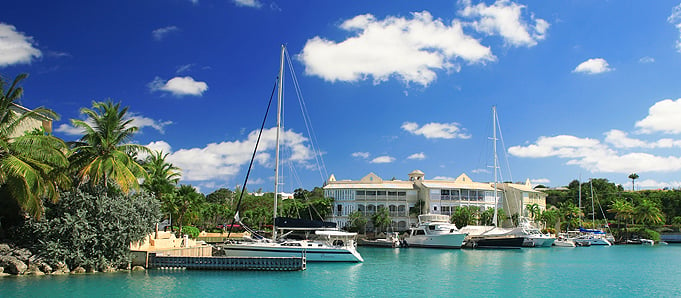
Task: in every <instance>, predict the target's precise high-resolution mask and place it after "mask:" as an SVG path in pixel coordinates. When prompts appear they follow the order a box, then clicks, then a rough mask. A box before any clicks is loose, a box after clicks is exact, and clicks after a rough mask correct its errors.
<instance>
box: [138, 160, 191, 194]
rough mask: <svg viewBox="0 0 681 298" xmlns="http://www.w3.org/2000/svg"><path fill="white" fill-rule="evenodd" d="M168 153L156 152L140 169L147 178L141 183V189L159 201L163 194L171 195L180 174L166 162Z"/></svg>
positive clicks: (176, 168)
mask: <svg viewBox="0 0 681 298" xmlns="http://www.w3.org/2000/svg"><path fill="white" fill-rule="evenodd" d="M167 157H168V153H166V154H163V152H161V151H158V152H154V153H152V154H151V155H149V156H148V157H147V158H146V159H145V160H144V162H143V163H142V167H144V169H145V170H146V171H147V175H148V178H147V179H145V180H144V182H143V183H142V188H144V189H146V190H148V191H150V192H151V193H152V194H154V196H156V198H157V199H158V200H159V201H160V200H161V198H162V197H163V195H164V194H168V193H171V192H172V191H173V190H174V189H175V186H176V185H177V183H178V182H179V181H180V177H182V174H181V173H180V168H178V167H176V166H174V165H173V164H171V163H169V162H167V161H166V158H167Z"/></svg>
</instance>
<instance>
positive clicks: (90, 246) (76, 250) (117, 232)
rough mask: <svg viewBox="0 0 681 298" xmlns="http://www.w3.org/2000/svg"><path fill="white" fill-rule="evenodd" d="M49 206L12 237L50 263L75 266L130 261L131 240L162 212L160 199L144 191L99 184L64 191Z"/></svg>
mask: <svg viewBox="0 0 681 298" xmlns="http://www.w3.org/2000/svg"><path fill="white" fill-rule="evenodd" d="M45 206H46V210H45V211H46V212H45V217H44V218H43V219H41V220H37V221H36V220H34V219H28V220H27V221H26V222H25V223H24V224H23V225H22V226H20V227H19V228H18V229H17V230H16V231H15V235H14V237H13V238H14V239H15V240H16V241H17V242H18V243H19V244H20V245H22V246H24V247H27V248H29V249H30V250H31V251H32V252H33V253H34V254H37V255H39V256H41V257H42V258H43V259H44V260H45V261H46V262H47V263H48V264H57V263H58V262H64V263H66V264H67V265H68V266H69V268H71V269H73V268H75V267H78V266H82V267H84V268H89V269H94V270H100V271H101V270H103V269H105V268H107V267H109V266H120V265H125V264H127V262H128V261H129V251H130V250H129V245H130V243H131V242H133V241H139V240H142V239H143V238H144V237H145V236H146V235H148V234H149V233H151V232H152V231H153V229H154V225H155V224H156V223H157V222H158V221H159V219H160V217H161V213H160V203H159V202H158V200H156V199H155V198H154V197H153V196H152V195H150V194H148V193H146V192H141V193H136V194H133V195H127V196H126V195H123V194H121V193H107V192H106V191H105V190H104V189H103V188H99V187H98V188H91V187H86V188H83V189H76V190H74V191H72V192H67V193H63V194H62V197H61V199H60V200H59V202H57V203H56V204H51V203H48V202H46V203H45Z"/></svg>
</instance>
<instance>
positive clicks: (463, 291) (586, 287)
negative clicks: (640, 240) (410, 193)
mask: <svg viewBox="0 0 681 298" xmlns="http://www.w3.org/2000/svg"><path fill="white" fill-rule="evenodd" d="M359 250H360V253H361V254H362V256H363V257H364V259H365V262H364V263H361V264H351V263H344V264H331V263H308V264H307V270H305V271H299V272H246V271H243V272H242V271H219V272H216V271H166V270H150V271H147V272H134V273H133V272H124V273H112V274H104V273H98V274H88V275H80V276H39V277H35V276H33V277H32V276H24V277H5V278H0V296H2V297H62V296H64V297H65V296H68V297H98V296H104V297H207V296H217V297H268V296H270V297H322V296H323V297H424V296H425V297H451V296H483V297H488V296H512V297H513V296H516V297H517V296H526V297H527V296H529V297H538V296H557V297H564V296H575V297H623V296H654V297H659V296H664V297H681V245H667V246H655V247H646V246H613V247H584V248H558V247H553V248H526V249H521V250H442V249H423V248H406V249H389V248H368V247H360V248H359Z"/></svg>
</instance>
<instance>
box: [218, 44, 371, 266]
mask: <svg viewBox="0 0 681 298" xmlns="http://www.w3.org/2000/svg"><path fill="white" fill-rule="evenodd" d="M285 54H286V46H285V45H282V46H281V62H280V67H279V77H278V79H277V84H278V88H279V89H278V92H277V130H276V135H277V136H276V154H275V169H274V194H275V198H274V222H273V227H272V238H271V239H267V238H265V237H262V236H259V235H257V233H256V232H255V231H253V230H252V229H250V228H248V227H247V226H246V225H244V224H243V223H242V222H241V220H240V218H239V210H237V212H236V214H235V216H234V220H235V221H237V222H238V223H239V224H241V226H242V227H244V228H246V230H247V231H249V232H251V233H252V234H253V235H255V238H251V237H247V238H244V239H243V240H238V241H228V242H226V243H224V244H223V245H222V246H221V248H222V249H223V250H224V251H225V254H226V255H227V256H244V257H291V256H293V257H299V256H304V257H305V258H306V260H307V261H308V262H363V261H364V259H363V258H362V256H361V255H360V254H359V252H357V249H356V247H357V244H356V242H355V237H356V236H357V233H348V232H343V231H340V230H338V229H337V228H335V224H334V225H329V224H328V223H323V222H322V223H321V224H319V223H316V222H310V221H301V220H295V219H286V218H277V194H278V187H279V145H280V138H279V136H280V131H281V116H282V101H283V100H282V98H283V95H282V94H283V87H282V83H283V76H284V58H285ZM263 128H264V122H263ZM261 130H262V128H261ZM255 151H257V144H256V150H254V153H253V157H255ZM252 163H253V162H252V161H251V165H252ZM249 173H250V167H249ZM247 180H248V174H247V175H246V181H247ZM245 186H246V183H244V189H245ZM237 209H238V208H237ZM279 229H281V230H282V232H283V231H284V230H288V233H286V234H283V235H282V236H281V237H277V231H278V230H279ZM296 231H297V232H302V233H304V237H303V239H289V238H286V236H288V235H289V234H290V233H293V232H296Z"/></svg>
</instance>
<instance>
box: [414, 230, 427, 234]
mask: <svg viewBox="0 0 681 298" xmlns="http://www.w3.org/2000/svg"><path fill="white" fill-rule="evenodd" d="M425 234H426V231H424V230H416V235H425Z"/></svg>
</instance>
